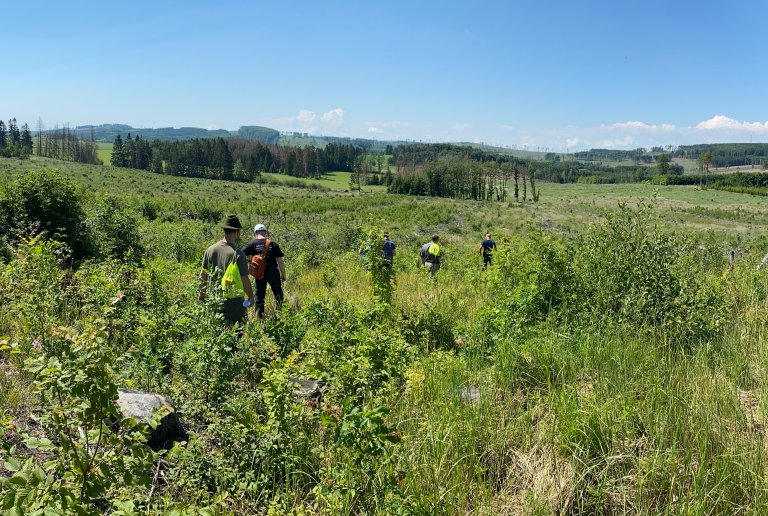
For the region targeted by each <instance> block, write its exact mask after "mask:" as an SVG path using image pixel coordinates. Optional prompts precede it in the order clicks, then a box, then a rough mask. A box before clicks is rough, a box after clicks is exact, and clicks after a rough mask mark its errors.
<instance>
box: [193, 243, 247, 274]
mask: <svg viewBox="0 0 768 516" xmlns="http://www.w3.org/2000/svg"><path fill="white" fill-rule="evenodd" d="M234 260H237V268H238V269H240V276H247V275H248V259H247V258H246V257H245V254H243V252H242V251H241V250H240V249H238V248H237V247H235V246H233V245H232V244H228V243H227V241H226V240H219V241H218V242H216V243H215V244H213V245H212V246H210V247H209V248H208V249H206V250H205V254H204V255H203V270H208V269H210V268H211V267H215V268H216V269H218V270H217V271H216V277H217V278H218V280H220V279H221V275H222V274H224V271H225V270H227V267H229V264H230V263H232V262H233V261H234Z"/></svg>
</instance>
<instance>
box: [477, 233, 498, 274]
mask: <svg viewBox="0 0 768 516" xmlns="http://www.w3.org/2000/svg"><path fill="white" fill-rule="evenodd" d="M479 250H480V254H481V255H483V269H485V268H487V267H488V266H489V265H491V262H492V261H493V252H494V251H496V242H494V241H493V239H492V238H491V234H490V233H487V234H486V235H485V240H483V241H482V242H480V249H479Z"/></svg>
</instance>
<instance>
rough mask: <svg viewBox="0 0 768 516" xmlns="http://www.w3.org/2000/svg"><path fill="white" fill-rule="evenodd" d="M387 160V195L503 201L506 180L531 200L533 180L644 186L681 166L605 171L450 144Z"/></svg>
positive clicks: (407, 149) (405, 151) (418, 147)
mask: <svg viewBox="0 0 768 516" xmlns="http://www.w3.org/2000/svg"><path fill="white" fill-rule="evenodd" d="M392 160H393V162H394V164H395V165H396V167H397V173H396V176H395V177H394V179H393V180H392V181H391V184H390V185H389V191H390V192H393V193H402V194H410V195H429V196H438V197H453V198H461V199H474V200H490V199H498V200H506V198H507V197H508V195H509V191H510V186H509V185H510V183H509V182H510V180H512V181H514V183H515V184H516V186H515V187H514V188H513V189H512V190H513V191H522V188H523V187H524V185H526V182H527V183H530V184H531V192H532V193H531V195H537V194H538V190H537V189H536V186H535V182H536V181H537V180H539V181H547V182H553V183H592V184H609V183H634V182H642V181H648V180H650V179H651V178H653V177H654V176H656V175H658V174H660V173H665V174H682V173H683V167H682V166H680V165H677V164H674V163H669V162H668V160H665V161H664V168H663V170H661V169H660V168H658V167H650V166H645V165H640V164H636V165H621V166H610V165H604V164H603V163H598V162H581V161H539V160H527V159H520V158H515V157H513V156H510V155H502V154H498V153H492V152H487V151H483V150H480V149H475V148H471V147H466V146H456V145H451V144H413V145H403V146H400V147H397V148H395V149H394V153H393V157H392ZM522 197H523V199H526V198H527V197H526V196H525V195H523V196H522ZM515 198H516V199H517V198H518V196H517V195H515Z"/></svg>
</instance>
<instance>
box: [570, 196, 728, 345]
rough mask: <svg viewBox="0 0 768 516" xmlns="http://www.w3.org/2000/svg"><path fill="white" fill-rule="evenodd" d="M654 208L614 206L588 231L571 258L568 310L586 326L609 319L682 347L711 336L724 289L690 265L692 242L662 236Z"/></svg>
mask: <svg viewBox="0 0 768 516" xmlns="http://www.w3.org/2000/svg"><path fill="white" fill-rule="evenodd" d="M652 213H653V205H652V204H649V203H640V205H639V207H638V209H636V210H633V209H631V208H629V207H628V206H626V205H625V204H620V205H619V210H618V212H616V213H611V214H608V215H607V216H606V218H605V221H604V222H603V223H602V224H599V225H597V226H594V227H593V228H591V229H590V231H589V233H588V234H587V237H586V238H585V239H584V241H583V242H582V243H581V245H579V246H578V248H577V249H578V253H577V255H576V259H575V260H574V267H575V270H576V276H577V286H576V291H577V292H579V296H578V298H576V297H574V303H573V306H572V307H571V308H572V310H573V311H574V312H575V313H576V314H579V315H578V317H579V318H580V319H581V320H582V321H584V322H591V321H594V320H605V319H606V318H609V319H612V320H613V321H614V322H618V323H620V324H623V325H630V326H633V327H636V328H654V329H656V330H661V331H664V332H666V333H667V334H668V336H670V337H682V336H685V337H686V340H687V342H695V341H697V340H700V339H707V338H710V337H712V336H714V335H715V334H717V333H718V332H719V331H720V330H721V329H722V325H723V323H724V320H725V318H726V317H727V314H728V311H729V308H728V306H727V302H726V299H725V295H724V291H723V289H722V288H721V287H720V286H719V285H718V282H717V281H712V280H711V279H710V278H708V277H707V275H706V272H698V273H697V272H696V271H697V270H699V271H700V269H701V268H700V267H695V266H694V254H695V252H694V249H695V247H696V246H695V245H694V244H693V242H692V241H690V240H687V239H684V238H681V237H679V236H677V235H675V234H674V233H670V232H666V231H663V230H662V229H661V228H659V227H658V225H657V224H656V223H655V222H654V220H653V216H652Z"/></svg>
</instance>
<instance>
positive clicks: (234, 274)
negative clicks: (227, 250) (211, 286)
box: [221, 259, 245, 299]
mask: <svg viewBox="0 0 768 516" xmlns="http://www.w3.org/2000/svg"><path fill="white" fill-rule="evenodd" d="M221 290H222V292H223V293H224V297H225V298H227V299H235V298H237V297H242V298H245V292H244V291H243V278H242V277H241V276H240V268H239V267H238V266H237V259H235V260H233V261H232V263H230V264H229V266H228V267H227V270H225V271H224V275H223V276H222V277H221Z"/></svg>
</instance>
